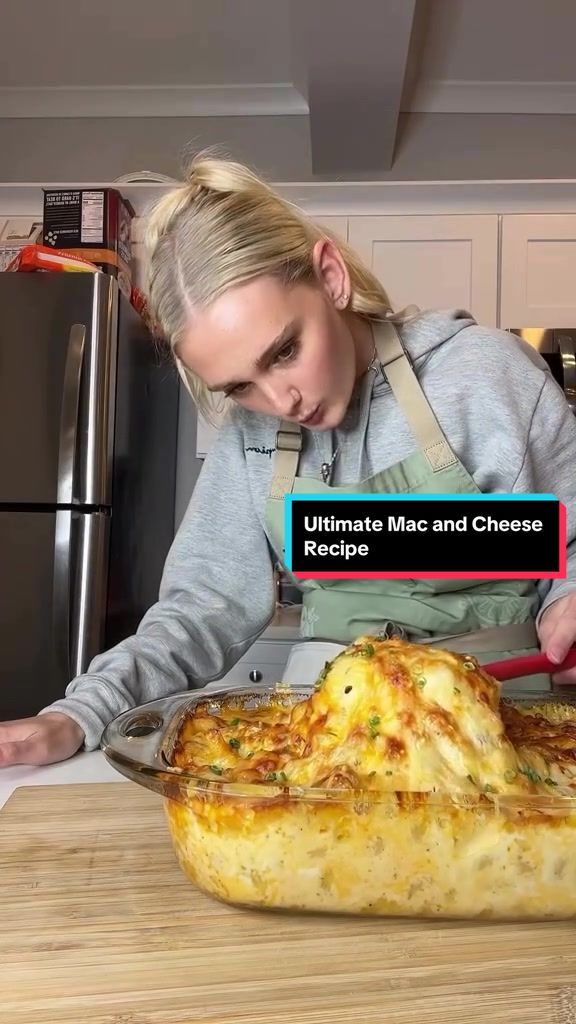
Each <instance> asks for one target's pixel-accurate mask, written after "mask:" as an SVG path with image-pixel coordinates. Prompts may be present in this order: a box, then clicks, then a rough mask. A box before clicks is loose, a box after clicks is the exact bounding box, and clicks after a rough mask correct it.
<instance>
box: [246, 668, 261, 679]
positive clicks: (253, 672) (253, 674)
mask: <svg viewBox="0 0 576 1024" xmlns="http://www.w3.org/2000/svg"><path fill="white" fill-rule="evenodd" d="M248 678H249V680H250V682H251V683H260V682H262V673H261V672H260V671H259V669H257V668H252V669H250V671H249V673H248Z"/></svg>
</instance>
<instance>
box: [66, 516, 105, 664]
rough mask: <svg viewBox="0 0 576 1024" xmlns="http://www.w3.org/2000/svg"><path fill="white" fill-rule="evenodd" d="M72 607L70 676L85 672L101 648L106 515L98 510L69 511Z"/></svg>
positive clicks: (103, 610) (103, 619)
mask: <svg viewBox="0 0 576 1024" xmlns="http://www.w3.org/2000/svg"><path fill="white" fill-rule="evenodd" d="M73 517H74V518H73V522H74V528H75V537H74V542H75V543H74V549H75V552H76V553H75V557H74V561H75V563H76V564H75V566H74V571H73V582H72V586H73V588H74V610H73V613H72V616H71V618H72V623H71V636H70V669H71V678H75V677H76V676H79V675H80V674H81V673H82V672H85V671H86V670H87V668H88V665H89V663H90V662H91V661H92V658H93V657H94V656H95V654H96V653H97V652H98V651H100V650H102V646H103V642H104V623H105V618H106V583H107V579H108V572H107V569H108V541H109V530H110V518H109V516H107V515H105V514H104V513H102V512H96V513H89V514H78V513H77V512H75V513H73Z"/></svg>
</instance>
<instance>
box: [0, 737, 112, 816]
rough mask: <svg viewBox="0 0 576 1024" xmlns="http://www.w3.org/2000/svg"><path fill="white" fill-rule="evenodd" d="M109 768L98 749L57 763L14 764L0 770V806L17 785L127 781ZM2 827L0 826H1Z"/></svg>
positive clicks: (59, 784)
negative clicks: (36, 765)
mask: <svg viewBox="0 0 576 1024" xmlns="http://www.w3.org/2000/svg"><path fill="white" fill-rule="evenodd" d="M127 781H128V780H127V779H125V778H124V776H123V775H120V773H119V772H117V771H116V770H115V769H114V768H112V767H111V766H110V765H109V764H108V762H107V760H106V758H105V757H104V754H103V753H102V751H101V750H91V751H84V752H82V753H79V754H75V755H74V757H70V758H69V759H68V760H67V761H60V762H59V763H58V764H47V765H42V766H41V767H39V768H35V767H29V766H28V765H14V767H11V768H0V807H3V806H4V804H5V803H6V801H7V800H8V798H9V797H10V796H11V795H12V793H13V792H14V790H15V789H17V788H18V786H61V785H63V784H65V783H67V782H68V783H70V782H127ZM0 828H1V824H0Z"/></svg>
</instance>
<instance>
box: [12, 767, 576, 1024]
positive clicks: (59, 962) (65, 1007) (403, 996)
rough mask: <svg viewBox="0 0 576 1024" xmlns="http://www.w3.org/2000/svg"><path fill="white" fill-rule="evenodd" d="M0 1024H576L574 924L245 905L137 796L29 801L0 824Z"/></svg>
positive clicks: (129, 789) (53, 791) (96, 794)
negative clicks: (189, 865) (177, 844)
mask: <svg viewBox="0 0 576 1024" xmlns="http://www.w3.org/2000/svg"><path fill="white" fill-rule="evenodd" d="M0 1021H2V1022H4V1021H5V1022H6V1024H48V1022H49V1024H197V1022H203V1024H373V1022H378V1024H380V1022H383V1021H390V1022H391V1024H451V1022H456V1021H458V1022H459V1024H480V1022H482V1024H485V1022H490V1024H499V1022H502V1024H504V1022H506V1024H575V1022H576V923H558V924H554V923H549V924H540V925H518V924H515V925H513V924H502V925H498V924H486V923H467V922H465V923H459V922H451V923H430V922H414V921H401V920H391V919H388V920H383V919H358V918H328V917H319V916H296V915H294V916H293V915H288V914H271V913H258V912H248V911H241V910H235V909H233V908H229V907H226V906H223V905H222V904H219V903H217V902H215V901H212V900H211V899H209V898H208V897H206V896H203V895H202V894H201V893H199V892H197V891H196V890H195V888H194V887H193V886H192V885H191V884H190V882H188V881H187V880H186V878H185V877H184V875H183V874H181V872H180V869H179V867H178V866H177V863H176V860H175V857H174V854H173V851H172V846H171V842H170V839H169V836H168V832H167V829H166V826H165V824H164V817H163V809H162V802H161V799H160V797H157V796H155V795H154V794H151V793H149V792H147V791H145V790H143V789H141V788H140V787H138V786H135V785H133V784H132V783H126V784H122V785H119V784H117V783H109V784H103V785H75V786H38V787H35V788H27V789H19V790H17V791H16V793H15V794H14V795H13V796H12V798H11V799H10V800H9V801H8V803H7V804H6V806H5V807H4V809H3V810H2V812H0Z"/></svg>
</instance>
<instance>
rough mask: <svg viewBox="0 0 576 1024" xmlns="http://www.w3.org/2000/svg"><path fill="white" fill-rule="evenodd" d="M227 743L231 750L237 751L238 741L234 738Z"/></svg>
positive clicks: (238, 747)
mask: <svg viewBox="0 0 576 1024" xmlns="http://www.w3.org/2000/svg"><path fill="white" fill-rule="evenodd" d="M228 743H229V745H230V746H231V747H232V748H233V750H239V749H240V740H237V739H235V738H234V737H232V739H231V740H228Z"/></svg>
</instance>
